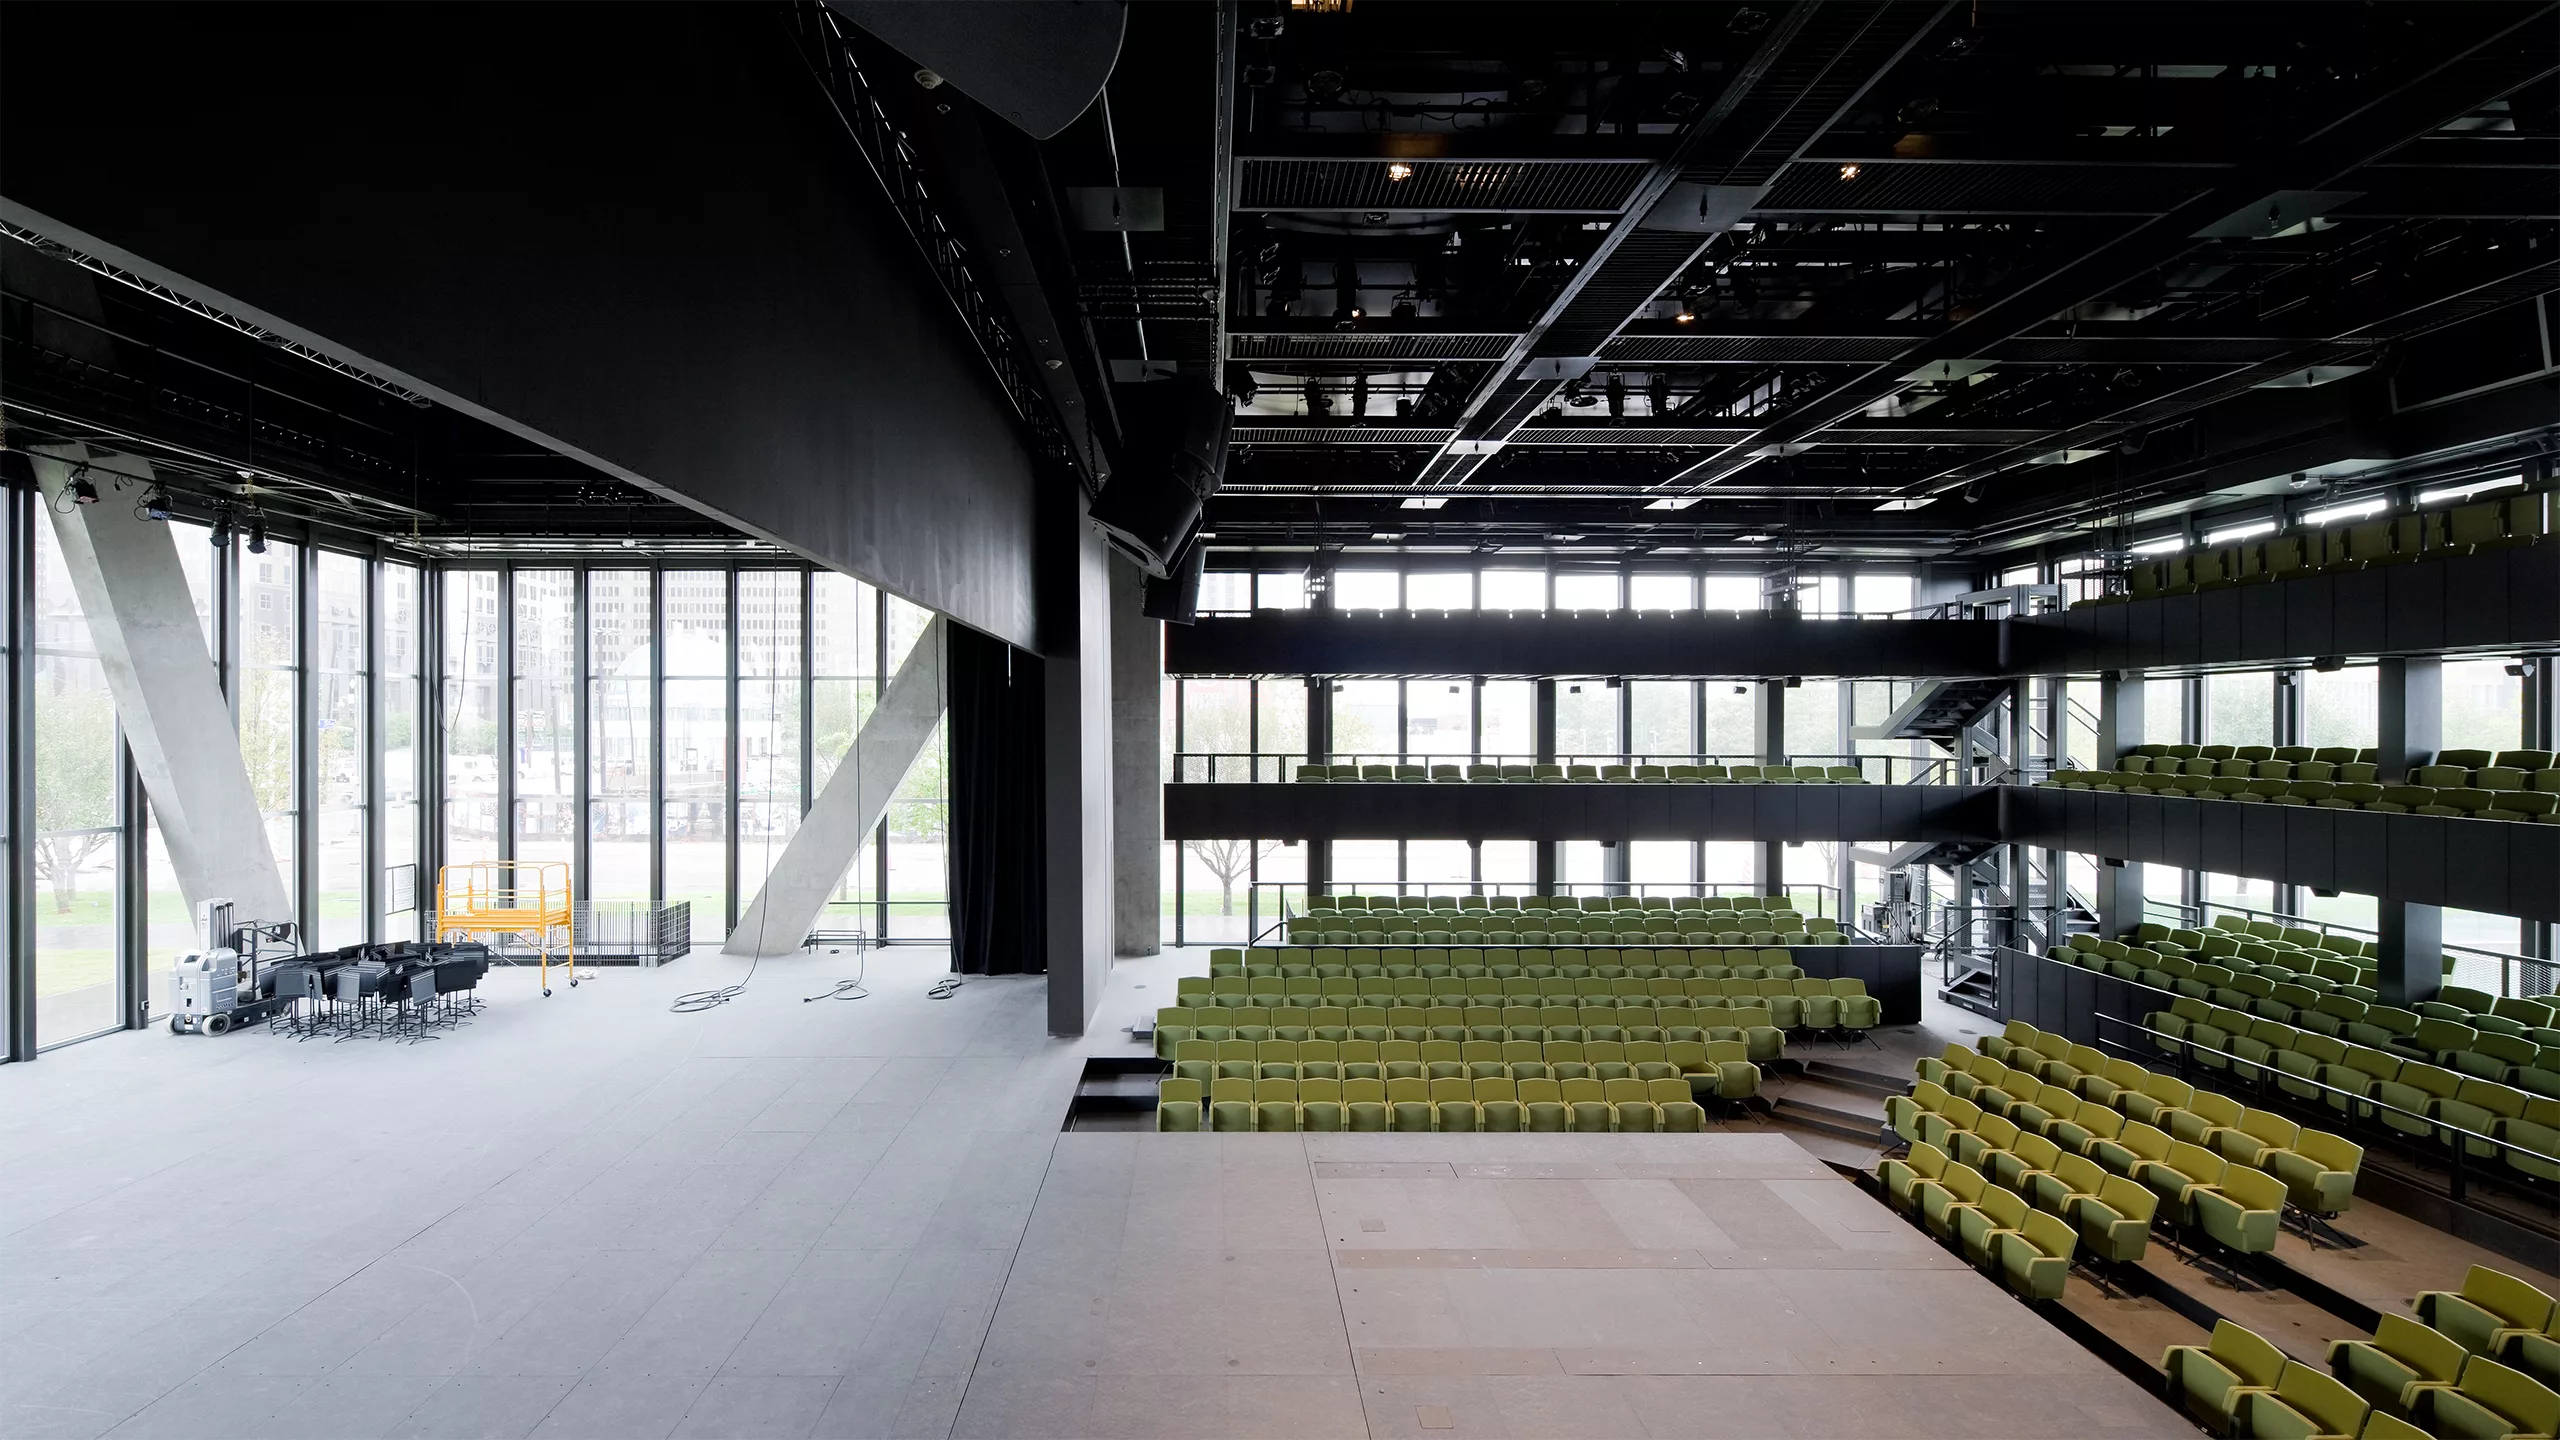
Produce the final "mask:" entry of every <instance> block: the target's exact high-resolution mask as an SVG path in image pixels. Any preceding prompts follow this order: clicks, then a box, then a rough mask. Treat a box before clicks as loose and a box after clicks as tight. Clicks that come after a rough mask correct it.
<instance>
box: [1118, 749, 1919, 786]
mask: <svg viewBox="0 0 2560 1440" xmlns="http://www.w3.org/2000/svg"><path fill="white" fill-rule="evenodd" d="M1319 760H1320V761H1321V762H1322V763H1324V764H1327V765H1357V766H1360V767H1361V768H1362V769H1363V770H1364V771H1365V770H1367V769H1369V767H1372V766H1384V767H1386V768H1387V769H1388V770H1389V771H1391V772H1395V771H1419V772H1420V773H1407V774H1396V773H1390V774H1386V775H1371V776H1366V777H1364V778H1363V780H1362V782H1361V783H1372V782H1378V783H1390V784H1392V783H1394V782H1396V781H1398V780H1402V781H1404V782H1406V783H1416V782H1436V783H1442V784H1469V783H1473V784H1535V783H1538V781H1537V779H1536V777H1535V776H1534V775H1532V776H1529V777H1518V776H1514V777H1511V778H1509V779H1507V780H1500V781H1497V780H1493V779H1490V778H1486V779H1473V780H1471V779H1470V777H1469V775H1468V771H1469V770H1470V769H1471V768H1473V767H1477V766H1483V765H1499V766H1504V767H1513V766H1528V767H1530V768H1531V770H1533V771H1534V770H1535V769H1536V768H1537V767H1539V766H1562V767H1565V769H1566V773H1565V774H1564V775H1561V776H1557V777H1552V778H1554V779H1560V780H1565V781H1568V782H1573V783H1581V784H1627V785H1662V784H1695V783H1706V784H1717V783H1732V782H1733V780H1734V776H1733V775H1732V773H1731V772H1732V771H1733V770H1734V768H1735V767H1737V766H1740V767H1747V768H1750V769H1753V770H1759V769H1765V768H1766V767H1767V766H1770V765H1786V766H1790V767H1794V766H1820V767H1822V768H1824V769H1826V770H1828V769H1830V768H1831V767H1834V766H1847V767H1854V768H1855V769H1856V770H1857V772H1858V775H1857V780H1858V781H1859V782H1863V783H1865V784H1869V785H1948V784H1953V783H1955V782H1956V779H1957V777H1956V774H1955V762H1954V761H1953V760H1951V759H1948V758H1944V757H1933V758H1914V757H1912V756H1908V755H1822V754H1796V755H1786V756H1780V757H1777V758H1775V759H1765V758H1763V757H1762V756H1760V755H1757V754H1752V753H1748V752H1735V753H1723V752H1707V751H1694V752H1693V751H1668V750H1663V751H1650V750H1648V751H1635V752H1629V753H1620V752H1616V751H1608V752H1594V753H1588V754H1584V753H1574V752H1563V751H1559V752H1558V753H1557V754H1556V755H1555V756H1554V757H1553V758H1551V759H1542V758H1540V757H1539V756H1536V755H1533V754H1519V753H1502V752H1494V751H1484V752H1479V753H1475V754H1465V755H1428V754H1421V753H1418V752H1413V751H1406V752H1402V753H1399V752H1395V751H1354V750H1336V751H1333V752H1331V753H1329V754H1327V755H1324V756H1322V757H1314V758H1311V757H1310V756H1309V755H1308V754H1307V752H1305V751H1303V750H1278V751H1274V750H1258V751H1244V750H1177V751H1175V752H1174V754H1173V770H1172V773H1171V775H1170V776H1169V777H1168V778H1169V781H1170V783H1173V784H1178V785H1181V784H1189V785H1202V784H1208V785H1223V784H1247V783H1256V782H1259V783H1266V784H1267V783H1275V782H1295V781H1297V780H1298V778H1299V777H1298V768H1299V767H1300V766H1302V765H1308V764H1313V763H1318V761H1319ZM1674 765H1695V766H1701V767H1706V766H1714V767H1720V768H1721V769H1723V770H1724V771H1725V772H1727V773H1725V774H1723V775H1714V774H1709V775H1707V776H1704V777H1702V778H1701V780H1698V781H1692V780H1673V779H1671V778H1670V777H1669V776H1668V775H1661V776H1656V775H1651V774H1646V775H1642V776H1639V775H1637V774H1635V773H1634V772H1635V770H1636V768H1637V767H1639V766H1648V767H1650V766H1659V767H1661V768H1663V769H1664V770H1666V771H1667V770H1668V769H1669V768H1670V767H1671V766H1674ZM1576 766H1589V767H1591V769H1592V770H1593V771H1595V772H1598V773H1595V774H1591V775H1582V776H1576V775H1574V774H1573V773H1572V768H1573V767H1576ZM1452 767H1454V768H1455V770H1456V772H1457V773H1456V774H1454V775H1450V774H1445V773H1443V774H1435V773H1433V772H1434V771H1446V770H1448V769H1450V768H1452ZM1620 770H1623V771H1625V772H1627V773H1625V774H1613V773H1610V772H1612V771H1620ZM1835 778H1836V779H1837V780H1839V781H1841V782H1847V781H1848V777H1846V776H1839V777H1835Z"/></svg>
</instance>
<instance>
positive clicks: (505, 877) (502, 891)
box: [436, 860, 578, 995]
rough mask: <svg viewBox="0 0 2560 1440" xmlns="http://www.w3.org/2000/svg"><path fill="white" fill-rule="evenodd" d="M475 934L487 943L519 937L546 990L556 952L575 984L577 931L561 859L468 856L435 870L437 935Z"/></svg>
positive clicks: (566, 866) (565, 867)
mask: <svg viewBox="0 0 2560 1440" xmlns="http://www.w3.org/2000/svg"><path fill="white" fill-rule="evenodd" d="M457 935H458V936H463V937H466V938H467V937H470V936H475V935H476V936H480V937H483V938H484V939H485V940H486V941H487V942H489V943H490V944H491V945H493V946H494V945H495V944H496V942H497V941H499V940H500V939H502V938H504V937H506V936H509V935H518V936H522V937H523V938H524V939H525V941H526V943H528V944H530V945H532V946H533V948H534V951H535V953H536V954H538V955H540V956H541V959H542V993H543V994H545V995H548V994H550V993H551V961H552V958H553V957H554V956H555V955H556V956H557V957H558V958H559V960H560V963H561V965H562V966H563V967H565V968H566V969H567V970H568V972H569V987H570V988H571V989H573V990H574V989H576V988H577V984H578V957H577V934H576V929H575V922H574V920H573V918H572V916H571V913H570V907H569V862H568V861H566V860H472V861H467V862H464V863H462V864H458V865H447V866H444V867H442V868H440V869H439V870H437V871H436V939H438V940H444V939H447V938H449V937H452V936H457Z"/></svg>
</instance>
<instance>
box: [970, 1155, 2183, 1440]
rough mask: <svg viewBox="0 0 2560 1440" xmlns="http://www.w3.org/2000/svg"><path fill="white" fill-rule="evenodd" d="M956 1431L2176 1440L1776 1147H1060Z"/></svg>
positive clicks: (2081, 1360)
mask: <svg viewBox="0 0 2560 1440" xmlns="http://www.w3.org/2000/svg"><path fill="white" fill-rule="evenodd" d="M956 1433H957V1434H960V1435H969V1436H1010V1435H1054V1436H1184V1435H1235V1436H1248V1435H1251V1436H1301V1435H1303V1436H1384V1435H1425V1434H1428V1435H1437V1434H1443V1433H1445V1434H1449V1435H1453V1436H1841V1437H1852V1436H1859V1437H1863V1436H1950V1437H1954V1436H2056V1437H2062V1436H2070V1437H2085V1436H2096V1435H2125V1436H2186V1435H2192V1434H2193V1433H2194V1431H2193V1429H2192V1427H2190V1426H2188V1425H2187V1424H2185V1423H2184V1422H2183V1421H2181V1420H2180V1419H2179V1418H2178V1417H2177V1416H2176V1415H2174V1414H2173V1413H2171V1412H2170V1411H2169V1410H2167V1409H2166V1408H2164V1407H2163V1406H2162V1405H2161V1404H2159V1403H2158V1402H2157V1401H2155V1400H2153V1399H2152V1398H2150V1397H2149V1396H2148V1395H2146V1394H2144V1393H2143V1392H2142V1391H2141V1390H2140V1389H2138V1388H2137V1387H2135V1386H2134V1385H2133V1384H2132V1383H2131V1382H2129V1381H2127V1380H2125V1379H2124V1378H2123V1377H2121V1376H2119V1375H2117V1374H2116V1373H2115V1372H2114V1371H2112V1370H2109V1369H2107V1368H2106V1367H2105V1366H2104V1365H2102V1364H2100V1363H2099V1362H2098V1361H2097V1360H2095V1359H2094V1358H2092V1357H2091V1356H2090V1355H2089V1354H2088V1352H2086V1351H2084V1350H2082V1349H2081V1348H2080V1347H2079V1346H2078V1345H2077V1344H2075V1343H2073V1342H2072V1341H2071V1340H2069V1339H2067V1338H2065V1337H2064V1336H2063V1335H2062V1334H2061V1333H2060V1332H2058V1331H2056V1330H2054V1329H2053V1328H2052V1327H2051V1326H2049V1325H2047V1324H2045V1323H2044V1322H2043V1321H2042V1320H2040V1319H2038V1318H2037V1317H2036V1316H2035V1315H2033V1314H2032V1313H2030V1312H2029V1311H2028V1310H2027V1309H2026V1308H2025V1307H2023V1306H2021V1305H2019V1304H2018V1303H2016V1302H2015V1301H2014V1300H2012V1299H2011V1298H2010V1297H2009V1296H2008V1295H2007V1294H2006V1293H2005V1292H2003V1291H2002V1290H2001V1289H1999V1288H1998V1287H1997V1286H1996V1285H1993V1284H1991V1283H1990V1282H1988V1281H1986V1280H1984V1279H1982V1278H1980V1277H1979V1276H1977V1275H1975V1274H1974V1273H1973V1272H1972V1271H1971V1270H1969V1269H1968V1268H1967V1267H1966V1266H1965V1265H1964V1264H1963V1262H1962V1261H1960V1260H1958V1259H1956V1258H1954V1257H1952V1256H1949V1255H1948V1254H1946V1253H1945V1252H1944V1251H1942V1250H1940V1249H1938V1248H1937V1247H1936V1246H1935V1245H1932V1244H1931V1243H1929V1241H1928V1240H1927V1239H1926V1238H1925V1237H1924V1236H1922V1235H1920V1234H1919V1233H1918V1232H1916V1231H1914V1230H1913V1229H1912V1228H1911V1227H1910V1226H1908V1225H1907V1224H1905V1223H1904V1222H1903V1221H1901V1220H1900V1219H1899V1218H1897V1217H1896V1216H1894V1215H1892V1214H1891V1213H1890V1212H1889V1211H1887V1210H1885V1209H1884V1208H1883V1207H1882V1206H1880V1205H1878V1204H1876V1203H1875V1202H1874V1201H1872V1200H1870V1199H1868V1198H1867V1197H1866V1196H1865V1195H1864V1194H1863V1193H1862V1192H1860V1191H1859V1190H1857V1189H1856V1188H1855V1187H1853V1186H1851V1185H1849V1184H1848V1183H1846V1182H1845V1181H1843V1180H1841V1179H1839V1178H1838V1177H1837V1176H1836V1175H1835V1174H1833V1172H1831V1171H1830V1170H1829V1169H1827V1168H1826V1167H1824V1166H1823V1165H1822V1164H1820V1163H1819V1162H1817V1161H1815V1160H1813V1159H1812V1158H1811V1157H1810V1156H1808V1155H1806V1154H1805V1152H1804V1151H1802V1150H1801V1149H1799V1148H1797V1146H1796V1145H1795V1144H1794V1142H1792V1141H1790V1140H1788V1139H1787V1138H1786V1137H1785V1136H1783V1135H1777V1134H1766V1135H1717V1134H1709V1135H1681V1136H1670V1135H1664V1136H1608V1137H1600V1136H1547V1135H1538V1136H1527V1135H1447V1136H1435V1135H1419V1136H1410V1135H1305V1136H1298V1135H1156V1134H1128V1135H1109V1134H1074V1135H1068V1136H1065V1137H1063V1138H1062V1139H1061V1140H1060V1142H1059V1145H1058V1148H1057V1151H1056V1153H1055V1155H1054V1157H1053V1158H1052V1160H1051V1162H1050V1165H1049V1173H1048V1177H1047V1179H1046V1180H1045V1181H1044V1182H1043V1184H1042V1187H1041V1192H1040V1199H1039V1203H1038V1204H1037V1205H1036V1206H1035V1207H1034V1208H1033V1210H1032V1213H1031V1222H1030V1226H1029V1229H1028V1232H1027V1233H1026V1234H1025V1236H1024V1239H1023V1244H1022V1248H1021V1252H1020V1254H1019V1255H1017V1256H1016V1258H1015V1260H1014V1262H1013V1266H1012V1271H1011V1274H1010V1275H1009V1276H1008V1278H1007V1280H1006V1282H1005V1287H1004V1296H1003V1299H1002V1301H1001V1302H1000V1303H999V1304H998V1306H997V1309H996V1314H995V1322H994V1325H993V1327H992V1328H991V1330H990V1332H989V1334H988V1336H987V1341H986V1347H985V1351H984V1353H983V1354H982V1355H981V1356H980V1357H979V1360H978V1365H977V1370H976V1373H975V1374H974V1375H973V1376H972V1377H971V1379H970V1383H969V1391H968V1395H967V1397H966V1399H965V1401H964V1403H963V1404H962V1406H961V1409H960V1415H959V1424H958V1428H957V1431H956Z"/></svg>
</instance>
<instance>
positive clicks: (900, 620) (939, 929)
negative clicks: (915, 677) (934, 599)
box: [881, 595, 951, 939]
mask: <svg viewBox="0 0 2560 1440" xmlns="http://www.w3.org/2000/svg"><path fill="white" fill-rule="evenodd" d="M881 621H882V623H883V624H884V625H885V626H886V627H887V629H888V635H889V640H888V646H887V653H888V655H889V657H890V662H891V664H892V665H895V664H897V663H899V662H900V661H901V660H903V658H904V657H905V655H906V654H907V652H908V651H909V650H911V649H913V648H914V647H915V642H916V640H917V638H918V637H920V636H922V635H923V634H924V630H925V627H926V626H927V625H929V624H931V623H932V621H933V612H932V611H930V610H926V609H924V608H923V607H921V606H917V605H910V604H908V603H907V602H906V601H904V600H901V599H899V598H897V597H896V596H894V595H892V596H889V597H887V599H886V600H884V601H883V602H882V605H881ZM950 764H951V751H950V732H949V731H948V729H946V728H945V727H944V726H941V725H936V726H935V727H934V730H933V736H932V738H931V739H929V740H927V741H926V742H925V748H924V753H923V754H922V755H920V756H918V757H917V759H916V763H915V768H914V769H912V770H909V771H908V772H907V778H906V781H905V783H903V784H901V785H900V786H899V787H898V792H897V794H896V796H895V797H894V798H893V799H892V800H891V802H890V805H889V815H888V818H887V819H886V820H885V821H883V822H882V823H883V826H884V827H885V828H886V829H887V831H888V845H887V847H886V849H887V855H888V872H887V873H888V887H887V890H888V899H889V930H888V933H889V935H890V937H891V938H893V939H905V938H913V939H942V938H946V937H948V936H949V935H950V933H951V906H950V886H951V871H950V862H949V860H948V858H947V854H948V839H949V836H950V833H951V829H950V814H951V789H950V783H949V781H948V780H947V778H946V777H947V776H948V774H949V773H950Z"/></svg>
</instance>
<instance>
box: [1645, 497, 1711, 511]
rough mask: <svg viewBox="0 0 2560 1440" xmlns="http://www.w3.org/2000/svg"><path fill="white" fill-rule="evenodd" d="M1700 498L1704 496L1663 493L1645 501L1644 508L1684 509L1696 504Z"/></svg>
mask: <svg viewBox="0 0 2560 1440" xmlns="http://www.w3.org/2000/svg"><path fill="white" fill-rule="evenodd" d="M1702 498H1704V497H1702V496H1697V495H1665V496H1663V497H1662V498H1661V499H1659V500H1648V501H1646V502H1645V505H1644V508H1646V509H1647V510H1686V509H1688V508H1689V507H1690V506H1692V505H1695V504H1697V503H1698V501H1699V500H1701V499H1702Z"/></svg>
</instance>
